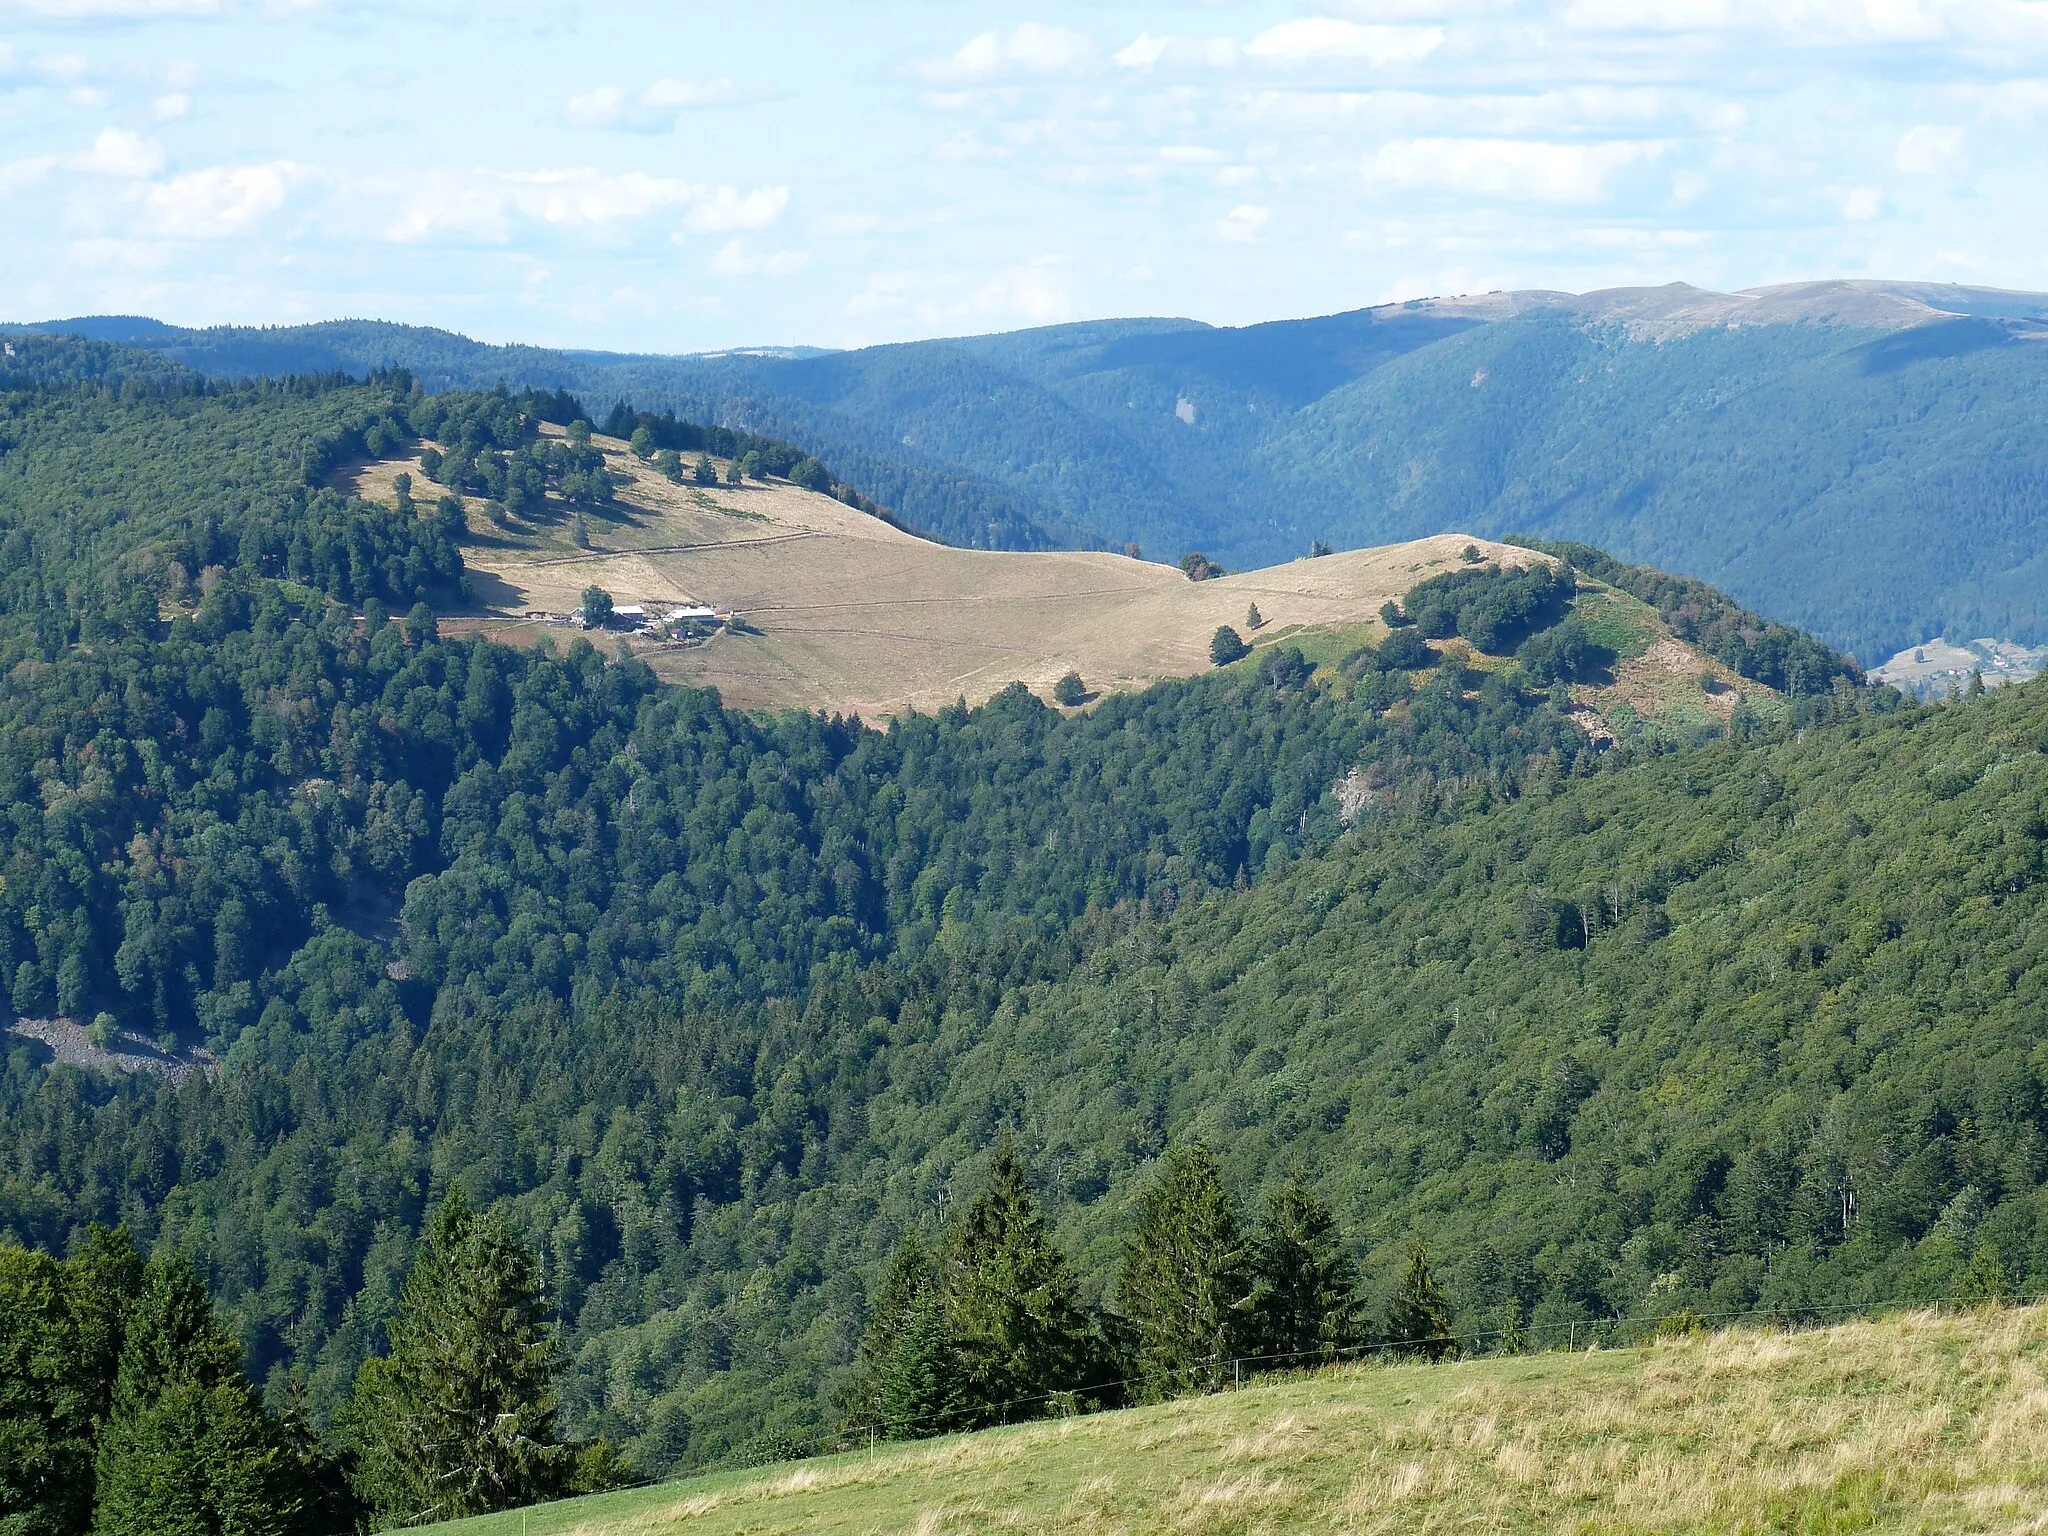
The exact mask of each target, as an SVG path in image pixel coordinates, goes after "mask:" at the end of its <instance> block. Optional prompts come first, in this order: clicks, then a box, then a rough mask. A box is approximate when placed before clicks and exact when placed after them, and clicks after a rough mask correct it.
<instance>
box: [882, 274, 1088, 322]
mask: <svg viewBox="0 0 2048 1536" xmlns="http://www.w3.org/2000/svg"><path fill="white" fill-rule="evenodd" d="M1061 265H1062V263H1061V261H1060V260H1059V258H1057V257H1041V258H1040V259H1039V260H1037V261H1034V262H1029V263H1026V264H1024V265H1021V266H1016V267H1011V268H1009V269H1008V270H1006V271H1003V272H999V273H997V274H996V275H995V276H994V277H992V278H990V279H989V280H988V281H986V282H984V283H980V284H978V285H974V286H967V285H965V284H963V282H962V281H961V279H960V278H959V276H958V275H957V274H952V273H946V272H928V271H917V270H908V271H893V272H876V273H872V274H870V275H869V277H868V281H867V286H866V288H864V289H863V290H862V291H861V292H859V293H857V294H855V295H854V296H853V298H851V299H850V300H848V301H847V304H846V314H847V315H848V316H850V317H855V318H860V317H867V316H891V317H909V318H910V319H912V320H914V321H915V322H916V323H917V324H919V325H921V326H924V327H926V328H929V329H942V328H946V327H957V326H963V325H973V326H983V327H991V328H993V327H997V326H1005V325H1057V324H1059V323H1060V322H1061V321H1063V320H1071V319H1073V318H1074V314H1075V304H1074V296H1073V294H1072V292H1071V291H1070V290H1069V289H1068V287H1067V285H1066V283H1065V282H1064V281H1063V280H1062V279H1061V277H1060V271H1059V269H1060V267H1061Z"/></svg>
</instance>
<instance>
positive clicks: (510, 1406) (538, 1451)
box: [347, 1190, 575, 1522]
mask: <svg viewBox="0 0 2048 1536" xmlns="http://www.w3.org/2000/svg"><path fill="white" fill-rule="evenodd" d="M390 1338H391V1352H390V1354H389V1355H388V1356H386V1357H385V1358H383V1359H372V1360H368V1361H365V1362H364V1364H363V1368H362V1370H361V1371H360V1372H358V1373H357V1376H356V1389H355V1397H354V1400H353V1401H352V1402H351V1404H350V1406H349V1411H348V1415H347V1426H348V1431H349V1434H350V1436H351V1437H352V1439H353V1441H354V1444H355V1450H356V1455H357V1462H356V1470H355V1477H356V1488H357V1492H358V1493H359V1494H360V1495H361V1497H362V1498H363V1500H364V1502H365V1503H367V1504H368V1505H369V1506H370V1507H371V1508H372V1509H373V1510H375V1511H376V1513H377V1516H378V1517H379V1518H380V1519H382V1520H384V1521H386V1522H401V1521H409V1520H416V1519H422V1518H425V1517H432V1518H433V1519H436V1520H455V1519H460V1518H463V1517H465V1516H468V1515H479V1514H487V1513H489V1512H490V1511H492V1510H497V1509H510V1508H512V1507H514V1506H516V1505H520V1504H529V1503H532V1502H534V1501H536V1500H539V1499H543V1498H547V1497H549V1496H550V1495H552V1494H555V1493H559V1492H561V1491H563V1490H564V1489H565V1488H566V1487H567V1486H568V1485H569V1483H570V1481H571V1479H572V1478H573V1476H574V1470H575V1456H574V1452H573V1451H572V1450H571V1449H570V1448H569V1447H567V1446H565V1445H563V1444H562V1442H561V1440H560V1439H559V1438H558V1436H557V1434H556V1427H555V1415H556V1407H557V1396H556V1391H555V1371H556V1366H557V1358H556V1344H555V1338H554V1334H553V1331H552V1330H551V1328H550V1327H549V1325H548V1321H547V1310H546V1306H545V1301H544V1297H543V1292H542V1287H541V1283H540V1277H539V1272H538V1270H537V1268H536V1266H535V1264H534V1262H533V1258H532V1256H531V1255H530V1254H528V1253H527V1252H526V1250H525V1249H524V1248H523V1247H521V1246H520V1244H519V1242H518V1240H517V1239H516V1238H514V1237H513V1236H512V1234H511V1233H510V1232H509V1231H508V1230H506V1228H505V1226H504V1224H503V1223H502V1222H501V1221H499V1220H498V1219H497V1218H496V1217H493V1216H487V1215H481V1214H479V1213H477V1212H475V1211H472V1210H471V1209H470V1207H469V1202H468V1201H467V1200H466V1199H465V1198H464V1197H463V1195H462V1192H461V1191H460V1190H456V1191H454V1192H453V1193H451V1194H450V1195H449V1196H448V1198H447V1199H446V1200H445V1201H443V1202H442V1203H441V1205H440V1206H439V1207H438V1208H437V1209H436V1210H435V1212H434V1214H433V1217H432V1219H431V1220H430V1221H429V1223H428V1226H427V1240H426V1242H425V1243H424V1244H423V1245H422V1247H421V1249H420V1252H419V1256H418V1257H417V1258H416V1259H415V1260H414V1262H413V1267H412V1272H411V1273H410V1274H409V1275H408V1276H407V1277H406V1281H405V1289H404V1291H403V1293H402V1294H401V1296H400V1298H399V1306H398V1313H397V1315H396V1316H395V1317H394V1318H393V1319H392V1322H391V1328H390Z"/></svg>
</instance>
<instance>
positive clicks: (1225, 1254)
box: [835, 1137, 1457, 1439]
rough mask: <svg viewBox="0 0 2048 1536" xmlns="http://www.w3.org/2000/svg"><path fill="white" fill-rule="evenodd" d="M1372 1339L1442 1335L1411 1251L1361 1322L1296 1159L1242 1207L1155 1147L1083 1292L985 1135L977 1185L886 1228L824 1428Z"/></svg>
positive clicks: (1207, 1170)
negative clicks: (890, 1238) (1107, 1253)
mask: <svg viewBox="0 0 2048 1536" xmlns="http://www.w3.org/2000/svg"><path fill="white" fill-rule="evenodd" d="M1372 1344H1378V1345H1382V1346H1385V1347H1386V1348H1388V1349H1390V1350H1393V1351H1397V1352H1401V1353H1406V1354H1411V1355H1421V1356H1425V1357H1427V1358H1430V1359H1441V1358H1443V1357H1445V1356H1447V1355H1450V1354H1454V1353H1456V1351H1457V1341H1456V1340H1455V1339H1454V1338H1453V1337H1452V1336H1451V1333H1450V1312H1449V1307H1448V1304H1447V1302H1446V1300H1445V1298H1444V1295H1443V1291H1442V1288H1441V1287H1440V1286H1439V1285H1438V1283H1437V1280H1436V1277H1435V1274H1434V1272H1433V1271H1432V1269H1431V1267H1430V1264H1429V1258H1428V1253H1427V1250H1426V1249H1425V1248H1424V1247H1423V1246H1422V1245H1420V1244H1417V1245H1416V1246H1415V1247H1414V1249H1413V1251H1412V1253H1411V1256H1410V1266H1409V1273H1408V1275H1407V1277H1406V1279H1405V1281H1404V1282H1403V1284H1402V1287H1401V1289H1400V1291H1399V1292H1398V1293H1397V1294H1396V1295H1395V1297H1394V1299H1393V1302H1392V1304H1391V1306H1390V1308H1389V1311H1388V1314H1387V1317H1386V1321H1385V1325H1384V1327H1382V1328H1380V1329H1378V1330H1375V1329H1374V1328H1373V1327H1372V1326H1371V1325H1370V1324H1369V1323H1368V1321H1367V1320H1366V1318H1365V1316H1364V1308H1363V1305H1362V1303H1361V1300H1360V1296H1359V1292H1358V1274H1357V1269H1356V1267H1355V1265H1354V1264H1353V1262H1352V1260H1351V1258H1350V1256H1349V1255H1348V1253H1347V1252H1346V1251H1345V1246H1344V1243H1343V1241H1342V1238H1341V1236H1340V1234H1339V1232H1338V1228H1337V1222H1336V1219H1335V1217H1333V1216H1332V1215H1331V1213H1330V1210H1329V1207H1328V1206H1326V1205H1325V1204H1324V1203H1323V1202H1322V1200H1321V1199H1320V1198H1318V1196H1317V1195H1316V1193H1315V1191H1314V1189H1313V1187H1312V1186H1311V1184H1310V1183H1309V1181H1308V1179H1307V1177H1306V1176H1305V1175H1304V1174H1303V1173H1302V1171H1301V1170H1299V1169H1297V1170H1296V1171H1295V1172H1294V1174H1293V1176H1292V1177H1291V1178H1290V1179H1289V1180H1288V1181H1287V1182H1286V1183H1284V1184H1282V1185H1279V1186H1278V1187H1277V1188H1275V1189H1274V1191H1273V1192H1272V1193H1271V1194H1270V1195H1269V1196H1268V1197H1267V1199H1266V1201H1265V1203H1264V1205H1263V1207H1262V1208H1261V1210H1260V1213H1259V1217H1258V1220H1257V1221H1256V1223H1255V1224H1252V1225H1247V1224H1246V1223H1245V1221H1244V1219H1243V1216H1242V1214H1241V1212H1240V1209H1239V1205H1238V1201H1237V1200H1236V1198H1235V1196H1234V1195H1233V1194H1232V1192H1231V1190H1230V1188H1229V1187H1228V1185H1227V1183H1226V1181H1225V1179H1224V1176H1223V1173H1222V1169H1221V1168H1220V1166H1219V1165H1218V1163H1217V1161H1216V1158H1215V1155H1214V1154H1213V1153H1212V1152H1211V1151H1210V1150H1209V1148H1208V1147H1207V1145H1206V1144H1204V1143H1202V1142H1200V1141H1193V1142H1187V1143H1184V1144H1181V1145H1178V1146H1176V1147H1174V1148H1172V1149H1171V1150H1169V1151H1168V1152H1167V1154H1166V1156H1165V1157H1164V1158H1163V1159H1162V1160H1161V1163H1160V1165H1159V1167H1158V1169H1157V1170H1156V1171H1155V1172H1154V1174H1153V1176H1152V1180H1151V1182H1150V1184H1149V1186H1148V1187H1147V1189H1146V1191H1145V1193H1144V1195H1143V1197H1142V1198H1141V1200H1140V1203H1139V1206H1138V1212H1137V1222H1136V1225H1135V1227H1134V1228H1133V1230H1132V1231H1131V1232H1130V1234H1129V1235H1128V1237H1127V1238H1126V1240H1125V1243H1124V1251H1123V1259H1122V1264H1121V1267H1120V1271H1119V1274H1118V1277H1117V1279H1116V1281H1115V1284H1114V1287H1113V1292H1112V1298H1111V1303H1110V1305H1108V1306H1105V1307H1091V1306H1089V1305H1088V1304H1087V1303H1086V1302H1084V1301H1083V1299H1082V1295H1081V1287H1080V1279H1079V1275H1078V1273H1077V1271H1076V1269H1075V1267H1074V1265H1073V1263H1072V1262H1071V1260H1069V1258H1068V1257H1067V1255H1066V1254H1065V1253H1064V1252H1062V1251H1061V1249H1060V1247H1059V1246H1058V1244H1057V1243H1056V1242H1055V1241H1054V1240H1053V1239H1052V1237H1051V1236H1050V1234H1049V1232H1048V1230H1047V1224H1046V1220H1045V1216H1044V1214H1043V1212H1042V1211H1041V1209H1040V1206H1039V1201H1038V1197H1037V1195H1036V1194H1035V1192H1034V1191H1033V1188H1032V1184H1031V1180H1030V1178H1029V1175H1028V1173H1027V1171H1026V1168H1025V1165H1024V1161H1023V1158H1022V1156H1021V1154H1020V1153H1019V1151H1018V1149H1017V1146H1016V1144H1015V1143H1014V1141H1012V1140H1011V1139H1009V1138H1008V1137H1005V1138H1004V1139H1003V1140H1002V1141H1001V1142H1000V1143H999V1144H998V1145H997V1147H996V1150H995V1153H994V1156H993V1158H992V1159H991V1161H990V1164H989V1170H988V1175H987V1182H986V1184H985V1187H984V1188H983V1189H982V1190H981V1191H980V1192H979V1193H978V1194H977V1195H976V1196H975V1198H974V1199H973V1200H972V1201H971V1202H970V1203H969V1205H968V1207H967V1209H966V1210H965V1211H964V1212H963V1213H961V1215H960V1216H959V1217H957V1218H956V1219H955V1220H954V1221H952V1222H951V1223H950V1224H949V1225H948V1226H947V1227H946V1228H945V1230H944V1232H943V1233H942V1234H941V1236H940V1239H939V1241H938V1243H937V1244H936V1246H931V1245H928V1244H927V1242H926V1241H925V1239H924V1237H923V1236H922V1235H921V1234H920V1233H919V1231H918V1230H917V1228H915V1227H913V1228H911V1229H909V1230H908V1231H906V1232H905V1233H904V1235H903V1236H902V1238H901V1239H900V1240H899V1241H898V1242H897V1245H896V1248H895V1251H894V1252H893V1254H892V1255H891V1257H890V1260H889V1265H888V1268H887V1270H886V1272H885V1274H884V1276H883V1279H882V1283H881V1286H880V1289H879V1291H878V1292H877V1294H876V1296H875V1298H874V1300H873V1303H872V1305H871V1307H870V1312H869V1321H868V1325H867V1329H866V1331H865V1333H864V1334H863V1335H862V1337H861V1343H860V1350H859V1353H858V1354H857V1355H856V1357H855V1359H854V1362H853V1365H852V1366H851V1368H850V1369H849V1370H848V1371H847V1373H846V1375H845V1376H844V1377H843V1378H842V1380H841V1381H840V1383H839V1385H838V1387H837V1389H836V1391H835V1398H836V1401H837V1403H838V1405H839V1408H840V1412H841V1415H842V1427H843V1428H844V1429H845V1430H847V1431H850V1432H852V1433H854V1434H860V1433H865V1432H874V1433H879V1434H882V1435H884V1436H887V1437H889V1438H892V1439H916V1438H920V1437H924V1436H929V1435H937V1434H944V1433H947V1432H949V1431H952V1430H958V1429H975V1428H981V1427H983V1426H986V1425H989V1424H996V1423H1008V1422H1014V1421H1016V1420H1021V1419H1029V1418H1039V1417H1044V1416H1046V1415H1048V1414H1059V1413H1072V1412H1079V1411H1084V1410H1086V1409H1089V1408H1099V1407H1105V1406H1115V1405H1120V1404H1124V1403H1131V1402H1156V1401H1160V1400H1163V1399H1165V1398H1170V1397H1174V1396H1179V1395H1183V1394H1185V1393H1188V1392H1201V1391H1214V1390H1215V1389H1217V1388H1218V1387H1220V1386H1222V1385H1223V1384H1224V1383H1226V1382H1229V1381H1233V1380H1237V1379H1241V1378H1242V1376H1243V1375H1244V1374H1245V1373H1246V1371H1247V1368H1249V1370H1250V1372H1252V1373H1258V1372H1261V1371H1272V1370H1299V1369H1305V1368H1307V1367H1311V1366H1314V1365H1319V1364H1328V1363H1330V1362H1332V1361H1336V1360H1339V1359H1342V1358H1344V1357H1346V1356H1349V1355H1354V1354H1355V1353H1356V1352H1358V1351H1359V1350H1360V1349H1362V1348H1364V1347H1366V1346H1368V1345H1372Z"/></svg>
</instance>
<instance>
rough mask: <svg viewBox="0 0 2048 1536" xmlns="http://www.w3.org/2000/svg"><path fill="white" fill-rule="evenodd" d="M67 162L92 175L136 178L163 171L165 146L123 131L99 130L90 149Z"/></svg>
mask: <svg viewBox="0 0 2048 1536" xmlns="http://www.w3.org/2000/svg"><path fill="white" fill-rule="evenodd" d="M69 163H70V166H71V169H73V170H74V171H87V172H90V173H91V174H93V175H95V176H122V177H127V178H130V179H139V178H141V177H145V176H154V175H155V174H156V173H157V172H158V171H160V170H162V169H163V168H164V146H163V143H162V141H161V140H158V139H145V138H144V137H143V136H142V135H141V134H139V133H135V132H132V131H131V130H129V129H126V128H102V129H101V130H100V131H99V136H98V137H97V138H95V139H94V140H93V141H92V148H91V149H89V150H87V151H86V152H85V153H84V154H82V155H74V156H73V157H72V158H71V160H70V162H69Z"/></svg>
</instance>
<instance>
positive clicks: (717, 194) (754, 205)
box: [687, 187, 789, 234]
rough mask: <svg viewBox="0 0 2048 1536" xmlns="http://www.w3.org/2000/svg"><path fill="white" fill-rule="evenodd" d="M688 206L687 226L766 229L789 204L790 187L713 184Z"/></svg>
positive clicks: (713, 230)
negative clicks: (746, 189)
mask: <svg viewBox="0 0 2048 1536" xmlns="http://www.w3.org/2000/svg"><path fill="white" fill-rule="evenodd" d="M696 202H697V206H696V207H694V208H692V209H691V210H690V217H689V219H688V220H687V222H688V224H689V226H690V228H692V229H697V230H704V231H707V232H709V233H713V234H725V233H727V232H728V231H730V230H736V229H767V228H768V227H769V226H771V225H772V224H774V223H775V222H776V220H778V219H780V218H781V217H782V210H783V209H785V208H787V207H788V206H789V188H787V187H756V188H755V189H754V190H753V191H751V192H742V191H740V190H739V189H738V188H737V187H713V188H712V189H711V190H710V191H709V192H708V193H706V194H703V195H700V196H699V197H698V198H697V200H696Z"/></svg>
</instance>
